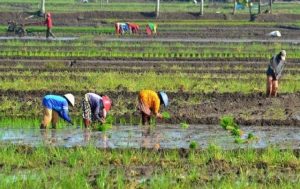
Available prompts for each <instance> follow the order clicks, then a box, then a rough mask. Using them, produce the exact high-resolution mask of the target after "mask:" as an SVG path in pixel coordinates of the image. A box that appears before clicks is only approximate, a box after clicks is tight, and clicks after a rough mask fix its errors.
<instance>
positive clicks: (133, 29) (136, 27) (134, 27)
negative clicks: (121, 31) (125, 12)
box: [127, 22, 140, 34]
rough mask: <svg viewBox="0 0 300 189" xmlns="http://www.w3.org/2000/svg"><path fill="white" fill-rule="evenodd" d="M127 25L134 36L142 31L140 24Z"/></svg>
mask: <svg viewBox="0 0 300 189" xmlns="http://www.w3.org/2000/svg"><path fill="white" fill-rule="evenodd" d="M127 24H128V27H129V31H130V33H133V34H136V33H138V31H139V29H140V26H139V25H138V24H135V23H132V22H130V23H127Z"/></svg>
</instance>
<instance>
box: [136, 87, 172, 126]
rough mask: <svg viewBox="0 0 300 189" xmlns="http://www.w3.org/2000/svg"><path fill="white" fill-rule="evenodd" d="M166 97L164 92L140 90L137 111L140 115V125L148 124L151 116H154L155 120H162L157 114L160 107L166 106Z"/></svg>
mask: <svg viewBox="0 0 300 189" xmlns="http://www.w3.org/2000/svg"><path fill="white" fill-rule="evenodd" d="M168 101H169V99H168V96H167V94H166V93H165V92H162V91H160V92H155V91H152V90H142V91H140V92H139V95H138V109H139V111H140V112H141V115H142V124H143V125H146V123H148V124H150V117H151V114H154V115H155V116H156V117H157V118H160V119H161V118H162V115H161V114H160V113H159V108H160V105H161V104H163V105H164V106H165V107H167V106H168Z"/></svg>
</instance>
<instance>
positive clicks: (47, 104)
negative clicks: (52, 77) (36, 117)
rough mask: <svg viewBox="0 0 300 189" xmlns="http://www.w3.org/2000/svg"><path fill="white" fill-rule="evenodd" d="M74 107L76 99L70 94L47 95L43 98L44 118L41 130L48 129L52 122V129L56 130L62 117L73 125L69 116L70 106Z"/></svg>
mask: <svg viewBox="0 0 300 189" xmlns="http://www.w3.org/2000/svg"><path fill="white" fill-rule="evenodd" d="M69 104H70V105H72V106H74V104H75V97H74V96H73V95H72V94H70V93H68V94H65V95H64V96H58V95H46V96H44V98H43V106H44V116H43V121H42V124H41V126H40V128H41V129H46V128H47V126H48V125H49V123H50V122H52V128H56V124H57V122H58V118H59V117H61V118H63V119H64V120H65V121H67V122H69V123H70V124H72V125H73V122H72V120H71V118H70V117H69V115H68V105H69Z"/></svg>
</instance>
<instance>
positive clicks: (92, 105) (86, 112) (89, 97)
mask: <svg viewBox="0 0 300 189" xmlns="http://www.w3.org/2000/svg"><path fill="white" fill-rule="evenodd" d="M81 104H82V111H83V114H82V117H83V122H84V126H85V128H87V127H89V126H90V125H91V123H92V122H95V121H99V122H100V123H105V118H106V116H107V113H108V112H109V110H110V108H111V104H112V101H111V100H110V98H109V97H108V96H100V95H97V94H95V93H87V94H85V95H84V98H83V99H82V103H81Z"/></svg>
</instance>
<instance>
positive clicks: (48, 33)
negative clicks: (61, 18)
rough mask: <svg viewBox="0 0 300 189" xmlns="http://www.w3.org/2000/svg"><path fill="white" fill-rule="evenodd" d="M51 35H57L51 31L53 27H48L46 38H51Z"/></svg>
mask: <svg viewBox="0 0 300 189" xmlns="http://www.w3.org/2000/svg"><path fill="white" fill-rule="evenodd" d="M49 36H51V37H55V35H54V34H53V33H52V31H51V28H47V31H46V38H49Z"/></svg>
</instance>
